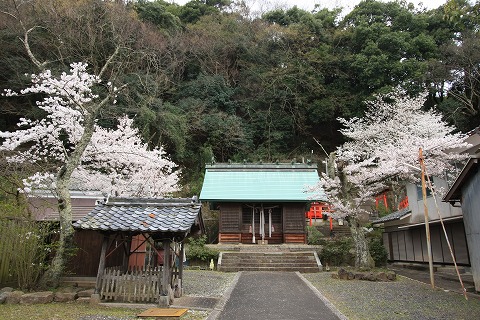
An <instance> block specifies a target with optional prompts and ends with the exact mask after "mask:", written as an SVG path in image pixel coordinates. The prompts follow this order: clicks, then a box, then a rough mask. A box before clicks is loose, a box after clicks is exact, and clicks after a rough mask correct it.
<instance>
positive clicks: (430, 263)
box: [418, 148, 435, 288]
mask: <svg viewBox="0 0 480 320" xmlns="http://www.w3.org/2000/svg"><path fill="white" fill-rule="evenodd" d="M418 153H419V155H418V159H419V161H420V166H421V169H422V173H421V174H422V197H423V211H424V217H425V233H426V238H427V253H428V267H429V270H430V284H431V285H432V288H435V279H434V276H433V257H432V244H431V241H430V224H429V222H428V206H427V189H426V183H425V163H424V159H423V153H422V148H420V150H419V151H418Z"/></svg>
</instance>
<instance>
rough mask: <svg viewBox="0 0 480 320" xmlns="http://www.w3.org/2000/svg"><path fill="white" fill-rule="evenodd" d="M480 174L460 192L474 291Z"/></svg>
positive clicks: (479, 250)
mask: <svg viewBox="0 0 480 320" xmlns="http://www.w3.org/2000/svg"><path fill="white" fill-rule="evenodd" d="M479 192H480V174H479V173H476V174H475V176H473V177H472V178H471V180H470V181H469V183H468V184H467V185H466V186H465V188H464V189H463V190H462V198H463V199H462V210H463V219H464V221H465V233H466V235H467V240H468V245H469V247H470V248H472V249H471V250H470V258H471V263H472V275H473V280H474V282H475V289H476V290H477V291H480V196H479Z"/></svg>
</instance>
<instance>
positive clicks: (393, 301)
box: [303, 273, 480, 320]
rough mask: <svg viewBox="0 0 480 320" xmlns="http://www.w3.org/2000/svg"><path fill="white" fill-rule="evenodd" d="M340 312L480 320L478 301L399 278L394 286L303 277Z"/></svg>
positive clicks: (363, 315) (377, 316)
mask: <svg viewBox="0 0 480 320" xmlns="http://www.w3.org/2000/svg"><path fill="white" fill-rule="evenodd" d="M303 276H304V277H305V278H306V279H307V280H308V281H310V283H312V284H313V285H314V286H315V287H316V288H317V289H318V290H319V291H320V292H321V293H322V294H323V295H324V296H325V297H326V298H327V299H328V300H330V302H332V303H333V304H334V305H335V307H337V308H338V309H339V310H340V312H342V313H343V314H344V315H345V316H346V317H348V318H349V319H350V320H355V319H362V320H363V319H372V320H375V319H376V320H380V319H382V320H383V319H415V320H426V319H432V320H433V319H435V320H443V319H445V320H447V319H448V320H450V319H480V301H479V300H477V299H470V300H468V301H466V300H465V298H464V297H463V296H462V295H460V294H457V293H452V292H445V291H443V290H439V289H432V288H431V287H430V286H429V285H426V284H424V283H420V282H417V281H414V280H410V279H408V278H405V277H401V276H399V277H398V280H397V281H395V282H369V281H358V280H350V281H347V280H338V279H333V278H332V277H331V275H330V274H329V273H312V274H303Z"/></svg>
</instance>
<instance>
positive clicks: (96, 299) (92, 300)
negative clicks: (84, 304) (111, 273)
mask: <svg viewBox="0 0 480 320" xmlns="http://www.w3.org/2000/svg"><path fill="white" fill-rule="evenodd" d="M100 301H101V299H100V295H99V294H98V293H94V294H92V295H91V296H90V301H89V302H90V304H93V305H95V304H99V303H100Z"/></svg>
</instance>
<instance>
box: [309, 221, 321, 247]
mask: <svg viewBox="0 0 480 320" xmlns="http://www.w3.org/2000/svg"><path fill="white" fill-rule="evenodd" d="M323 237H324V235H323V233H321V232H320V231H318V229H317V228H316V227H314V226H307V243H308V244H311V245H319V244H323V242H324V241H323Z"/></svg>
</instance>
